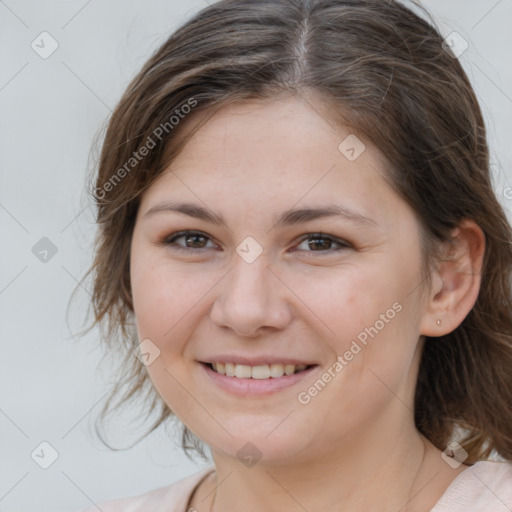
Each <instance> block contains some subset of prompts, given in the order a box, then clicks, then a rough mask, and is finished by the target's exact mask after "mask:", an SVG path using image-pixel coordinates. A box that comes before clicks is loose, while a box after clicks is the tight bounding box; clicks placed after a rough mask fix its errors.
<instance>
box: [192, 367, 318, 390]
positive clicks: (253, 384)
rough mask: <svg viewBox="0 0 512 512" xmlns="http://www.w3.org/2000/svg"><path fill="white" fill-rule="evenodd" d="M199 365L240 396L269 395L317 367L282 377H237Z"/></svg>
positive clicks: (208, 374) (209, 375)
mask: <svg viewBox="0 0 512 512" xmlns="http://www.w3.org/2000/svg"><path fill="white" fill-rule="evenodd" d="M200 365H201V367H202V368H203V370H204V371H205V373H206V375H207V376H208V377H209V378H210V379H212V380H213V382H215V384H217V385H218V386H220V387H221V388H222V389H225V390H226V391H229V392H230V393H233V394H235V395H240V396H247V395H269V394H272V393H275V392H276V391H280V390H281V389H285V388H289V387H291V386H294V385H295V384H297V383H298V382H300V381H301V380H302V379H304V378H305V377H307V376H308V375H309V374H310V373H311V372H313V371H314V370H315V368H317V365H314V366H311V367H310V368H308V369H307V370H303V371H302V372H299V373H294V374H292V375H283V376H282V377H271V378H269V379H239V378H238V377H228V376H227V375H222V374H221V373H217V372H215V371H213V370H212V369H211V368H210V367H209V366H208V365H207V364H204V363H200Z"/></svg>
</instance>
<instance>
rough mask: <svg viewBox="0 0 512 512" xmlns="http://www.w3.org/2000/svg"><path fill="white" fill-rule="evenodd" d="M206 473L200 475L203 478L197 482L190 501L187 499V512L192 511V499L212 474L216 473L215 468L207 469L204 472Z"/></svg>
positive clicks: (189, 495)
mask: <svg viewBox="0 0 512 512" xmlns="http://www.w3.org/2000/svg"><path fill="white" fill-rule="evenodd" d="M203 471H204V474H203V475H201V473H199V476H200V477H201V478H199V480H198V481H197V482H196V484H195V485H194V486H193V487H192V490H191V491H190V492H189V494H188V499H187V503H186V505H185V510H186V511H188V510H190V509H191V505H190V504H191V502H192V499H193V498H194V496H195V494H196V493H197V491H198V489H199V487H200V486H201V484H202V483H203V482H204V481H205V480H206V479H207V478H208V477H209V476H210V475H211V474H212V473H214V472H215V466H214V467H210V468H206V469H204V470H203Z"/></svg>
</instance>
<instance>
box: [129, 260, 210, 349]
mask: <svg viewBox="0 0 512 512" xmlns="http://www.w3.org/2000/svg"><path fill="white" fill-rule="evenodd" d="M212 274H215V273H212V272H198V271H197V268H193V265H189V266H187V265H185V264H181V265H176V264H174V265H171V264H170V263H169V261H168V260H166V259H165V257H162V256H160V255H158V256H156V255H154V254H151V252H150V251H147V252H146V253H145V254H144V253H143V252H142V251H141V253H140V254H134V257H133V258H132V265H131V279H132V294H133V303H134V310H135V317H136V321H137V328H138V332H139V337H140V339H141V340H142V339H145V338H149V339H150V340H151V341H152V342H153V343H155V344H156V345H157V346H158V347H159V349H160V350H161V352H162V356H164V358H165V357H166V355H169V356H172V354H173V353H174V354H177V353H181V352H182V350H183V348H184V345H185V344H186V341H187V339H188V338H189V337H190V333H191V332H192V331H193V329H194V325H197V318H198V315H201V314H204V312H203V311H202V309H203V308H202V304H206V302H204V303H203V302H202V299H204V301H206V300H207V299H206V296H207V294H208V291H209V290H211V289H212V288H213V287H214V285H215V282H216V281H217V280H218V279H216V274H215V275H212Z"/></svg>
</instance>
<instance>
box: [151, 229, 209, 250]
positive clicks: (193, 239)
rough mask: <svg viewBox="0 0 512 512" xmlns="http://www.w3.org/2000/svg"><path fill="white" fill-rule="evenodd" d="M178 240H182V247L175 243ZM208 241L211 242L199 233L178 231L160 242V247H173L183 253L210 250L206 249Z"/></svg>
mask: <svg viewBox="0 0 512 512" xmlns="http://www.w3.org/2000/svg"><path fill="white" fill-rule="evenodd" d="M180 239H183V240H184V245H183V244H180V243H177V241H178V240H180ZM208 241H211V240H210V237H209V236H208V235H206V234H204V233H202V232H201V231H179V232H177V233H173V234H172V235H170V236H169V237H167V238H165V239H164V240H162V242H161V245H164V246H174V248H176V249H183V250H185V251H187V250H194V249H210V248H211V247H206V245H207V243H208ZM212 243H213V242H212Z"/></svg>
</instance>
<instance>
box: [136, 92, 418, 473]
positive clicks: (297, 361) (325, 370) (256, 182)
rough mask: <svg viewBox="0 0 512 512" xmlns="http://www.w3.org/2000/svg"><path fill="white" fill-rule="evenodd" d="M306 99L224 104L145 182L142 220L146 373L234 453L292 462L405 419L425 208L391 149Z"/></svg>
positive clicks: (204, 432) (178, 410) (218, 447)
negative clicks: (390, 161)
mask: <svg viewBox="0 0 512 512" xmlns="http://www.w3.org/2000/svg"><path fill="white" fill-rule="evenodd" d="M311 105H312V103H311V102H309V103H306V102H304V101H301V100H300V99H296V98H289V99H286V100H283V99H280V100H279V101H251V102H245V103H241V104H237V105H235V106H229V107H224V108H223V109H222V110H221V111H219V112H218V113H217V114H216V115H215V116H214V117H213V118H212V119H211V120H210V121H208V122H207V123H206V124H205V125H204V126H203V127H201V128H200V129H199V130H198V131H197V132H196V134H195V135H194V136H193V137H192V139H190V141H189V142H188V143H187V145H186V146H185V148H184V150H183V151H182V152H181V153H180V154H179V156H178V157H177V158H176V159H175V160H174V161H173V162H172V163H171V164H170V166H169V168H168V169H167V171H166V173H165V174H163V175H162V177H161V178H160V179H159V180H158V181H157V182H155V183H154V184H153V185H152V186H151V187H150V188H148V189H147V190H146V191H145V193H144V195H143V197H142V199H141V204H140V207H139V210H138V215H137V219H136V223H135V227H134V232H133V238H132V246H131V283H132V293H133V300H134V308H135V316H136V322H137V329H138V334H139V339H140V341H141V342H142V341H143V340H144V343H145V344H146V345H145V347H146V348H148V347H151V350H149V352H150V354H151V355H150V358H149V359H148V362H149V363H150V364H148V365H147V371H148V373H149V375H150V378H151V380H152V382H153V384H154V386H155V387H156V389H157V391H158V392H159V394H160V395H161V396H162V398H163V399H164V400H165V402H166V403H167V405H168V406H169V407H170V409H171V410H172V411H173V412H174V413H175V414H176V415H177V416H178V417H179V418H180V419H181V420H182V421H183V422H184V423H185V424H186V425H187V426H188V427H189V428H190V430H192V431H193V432H194V433H195V434H196V435H197V436H199V437H200V438H201V439H203V440H204V441H205V442H206V443H207V444H208V445H209V446H210V447H211V449H212V451H213V452H217V453H222V454H224V455H228V456H232V457H236V456H237V453H238V452H239V450H240V449H242V448H243V447H244V446H245V448H243V450H246V451H247V450H249V452H250V451H251V450H253V451H254V452H255V453H253V454H252V455H255V454H256V453H257V456H258V457H259V456H261V457H263V458H264V460H266V461H268V462H269V463H272V461H280V462H283V461H285V460H289V461H297V460H300V459H301V458H302V457H303V458H307V457H311V454H315V455H316V456H319V455H321V454H322V453H328V452H331V451H332V450H335V449H336V447H340V449H341V447H343V446H345V449H346V448H347V446H348V445H349V444H350V442H349V441H350V440H354V439H356V438H360V437H361V436H364V435H366V436H367V438H368V439H370V437H371V435H372V432H373V433H375V432H376V431H377V430H379V429H380V430H379V432H382V431H383V430H382V429H384V432H385V429H386V428H395V427H396V426H397V425H403V424H404V422H411V421H412V412H411V409H412V400H413V395H414V384H415V379H416V374H417V364H418V360H419V357H418V356H419V344H418V339H419V336H420V332H419V331H420V328H419V325H420V323H421V318H422V314H423V313H424V306H422V299H421V296H420V286H419V285H420V283H421V260H422V254H421V250H420V238H419V236H420V231H419V224H418V221H417V219H416V217H415V215H414V213H413V211H412V210H411V208H410V207H409V206H408V205H407V204H406V203H405V202H404V201H403V200H402V199H401V198H400V197H399V196H398V195H397V194H396V193H395V192H394V191H393V190H392V189H391V188H390V187H389V185H388V184H387V183H386V181H385V180H384V178H383V176H384V173H385V161H384V157H383V155H382V154H380V153H379V151H378V150H377V149H376V148H375V147H374V146H372V145H371V144H370V142H369V141H367V140H365V139H364V138H363V137H359V141H358V140H356V139H354V136H353V135H351V131H350V130H349V129H348V128H346V127H342V126H335V125H334V124H333V123H331V122H327V117H326V116H324V115H322V114H320V113H321V112H325V109H324V110H322V105H321V104H320V103H319V102H317V103H316V107H315V108H314V109H313V108H312V107H311ZM349 135H351V137H350V138H349V139H347V140H346V141H345V139H346V138H347V137H348V136H349ZM343 141H345V142H343ZM340 143H341V145H340ZM361 143H363V144H364V145H365V148H363V146H362V145H361ZM361 150H363V151H362V152H361ZM326 210H328V211H326ZM223 373H224V374H223ZM226 373H227V374H226ZM233 373H234V374H235V375H234V376H233ZM404 404H411V408H408V407H406V406H405V405H404ZM248 442H250V443H252V444H251V445H246V443H248ZM253 445H254V446H255V447H257V451H256V449H255V448H254V446H253ZM242 453H243V451H242ZM250 455H251V454H250Z"/></svg>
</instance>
